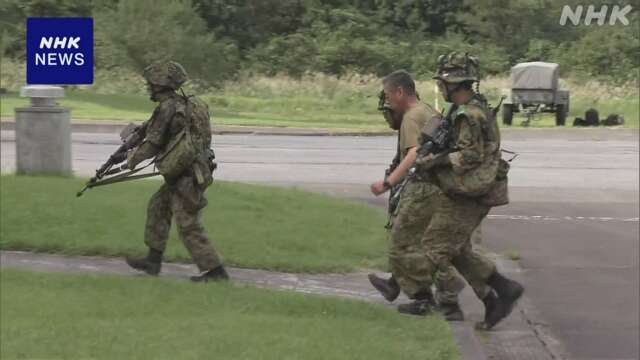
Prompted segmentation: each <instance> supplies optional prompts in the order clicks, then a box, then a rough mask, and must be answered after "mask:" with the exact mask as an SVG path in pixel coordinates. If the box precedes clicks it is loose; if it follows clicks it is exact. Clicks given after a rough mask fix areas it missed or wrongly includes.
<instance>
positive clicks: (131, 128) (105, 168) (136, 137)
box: [76, 121, 157, 197]
mask: <svg viewBox="0 0 640 360" xmlns="http://www.w3.org/2000/svg"><path fill="white" fill-rule="evenodd" d="M148 123H149V122H148V121H146V122H144V123H143V124H142V125H135V124H133V123H131V124H129V125H127V126H126V127H125V128H124V129H123V130H122V131H121V132H120V139H121V140H122V145H120V147H119V148H118V149H117V150H116V151H115V152H114V153H113V154H111V155H110V156H109V159H107V161H106V162H105V163H104V164H102V166H100V168H98V170H96V175H95V176H94V177H92V178H91V179H89V181H88V182H87V183H86V185H85V186H84V188H82V190H80V191H79V192H78V193H77V194H76V196H77V197H80V196H82V194H83V193H84V192H85V191H86V190H88V189H91V188H93V187H96V186H101V185H107V184H113V183H115V182H119V181H123V180H124V179H125V178H127V180H133V179H138V178H142V177H149V176H152V175H149V174H144V175H137V176H130V175H132V174H134V173H136V172H138V171H140V170H142V169H143V168H139V169H134V170H132V171H129V172H127V173H124V174H120V175H118V176H114V177H112V178H109V179H104V180H102V179H103V178H104V177H105V176H109V175H115V174H118V173H120V172H122V171H124V170H126V169H127V165H126V164H125V165H123V166H117V167H115V168H114V166H116V165H118V164H120V163H121V162H123V161H126V160H127V152H128V151H129V150H131V149H133V148H135V147H136V146H138V145H140V143H142V140H144V137H145V135H146V132H147V124H148ZM147 166H148V165H147ZM154 175H157V174H155V173H154ZM101 180H102V181H101Z"/></svg>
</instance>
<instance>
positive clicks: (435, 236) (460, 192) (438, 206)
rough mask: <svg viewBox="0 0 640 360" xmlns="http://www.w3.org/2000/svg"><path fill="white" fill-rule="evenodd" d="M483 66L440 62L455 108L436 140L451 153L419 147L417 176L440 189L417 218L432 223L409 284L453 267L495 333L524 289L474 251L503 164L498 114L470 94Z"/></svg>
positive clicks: (461, 57) (421, 308) (462, 59)
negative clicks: (479, 303) (442, 138)
mask: <svg viewBox="0 0 640 360" xmlns="http://www.w3.org/2000/svg"><path fill="white" fill-rule="evenodd" d="M478 65H479V63H478V59H477V58H475V57H473V56H470V55H468V54H466V53H459V52H454V53H450V54H448V55H443V56H440V57H439V58H438V67H437V70H436V74H435V76H434V78H435V79H436V80H437V83H438V86H439V88H440V90H441V92H442V95H443V97H444V99H445V100H447V101H448V102H450V103H451V107H450V109H449V110H448V111H447V113H446V115H445V117H444V119H443V120H442V122H441V124H442V125H441V127H440V128H439V130H438V131H439V133H438V134H435V133H432V134H431V135H434V136H439V135H440V134H447V136H446V138H447V139H446V141H445V144H446V147H447V148H446V149H444V150H437V152H438V153H437V154H433V153H427V154H424V153H423V152H422V151H420V149H419V150H418V152H419V154H420V155H419V156H418V157H417V159H416V173H417V174H420V175H422V176H421V179H422V180H423V181H426V182H428V183H431V184H434V185H436V186H437V187H438V188H439V189H440V191H439V192H437V193H436V194H435V195H434V196H432V197H431V199H430V201H431V203H432V208H431V212H430V213H428V214H421V215H416V216H421V217H422V219H421V220H423V221H424V222H425V224H427V225H426V231H425V232H424V234H423V236H422V239H421V244H422V245H423V247H422V248H421V250H422V251H423V254H422V255H423V257H422V258H421V259H420V264H421V267H415V268H413V269H409V268H407V269H405V270H406V271H405V272H404V274H405V276H406V277H407V278H409V279H410V281H408V282H407V283H409V284H411V283H414V284H431V283H432V282H433V280H432V279H433V276H434V275H435V274H436V273H437V272H438V271H439V270H441V269H446V268H448V267H449V266H451V265H453V266H454V267H455V268H456V269H457V270H458V272H459V273H460V274H461V275H462V276H463V277H464V278H465V280H466V281H467V282H468V283H469V285H471V287H472V288H473V290H474V292H475V293H476V295H477V296H478V298H480V299H481V300H482V301H483V303H484V304H485V319H484V321H483V323H481V326H482V327H484V328H485V329H490V328H492V327H493V326H495V325H496V324H497V323H498V322H499V321H501V320H502V319H504V318H505V317H506V316H508V315H509V314H510V313H511V311H512V309H513V307H514V305H515V302H516V301H517V300H518V299H519V298H520V296H521V295H522V293H523V291H524V288H523V287H522V286H521V285H520V284H519V283H517V282H515V281H513V280H510V279H507V278H505V277H504V276H502V275H501V274H500V273H498V272H497V270H496V267H495V264H494V263H493V262H492V261H491V260H489V259H488V258H486V257H485V256H483V255H481V254H479V253H477V252H475V251H474V250H473V248H472V244H471V241H470V237H471V234H472V232H473V230H474V229H475V228H477V227H478V225H479V224H480V222H481V221H482V220H483V219H484V218H485V217H486V215H487V214H488V212H489V210H490V208H491V206H490V205H489V204H490V203H489V202H487V201H486V199H487V196H488V193H489V191H490V189H492V188H493V186H494V185H495V184H496V183H497V179H498V166H499V164H500V161H501V158H500V153H501V152H500V132H499V129H498V126H497V124H496V122H495V119H494V117H495V116H494V114H493V113H492V111H491V110H490V109H489V107H488V105H487V102H486V100H485V99H484V97H483V96H482V95H480V94H478V93H477V92H476V91H474V90H473V83H474V82H477V81H478ZM426 141H433V137H432V138H431V140H428V139H425V138H423V139H421V144H422V143H423V142H424V143H425V144H426ZM425 174H426V176H425ZM400 285H401V286H402V285H403V284H402V283H401V284H400ZM402 290H403V291H405V292H408V295H411V292H412V291H413V292H415V291H416V290H415V288H412V287H410V286H409V287H407V288H406V289H405V288H404V287H403V288H402ZM403 306H404V310H406V311H405V312H407V313H411V314H416V315H422V314H424V313H426V312H428V309H429V306H428V302H426V301H424V300H421V299H416V300H415V301H413V302H412V303H409V304H403Z"/></svg>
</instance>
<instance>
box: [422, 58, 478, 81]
mask: <svg viewBox="0 0 640 360" xmlns="http://www.w3.org/2000/svg"><path fill="white" fill-rule="evenodd" d="M437 66H438V67H437V69H436V74H435V75H434V76H433V78H434V79H440V80H442V81H446V82H452V83H457V82H463V81H478V67H479V62H478V58H477V57H475V56H470V55H469V54H468V53H460V52H455V51H454V52H452V53H449V54H447V55H440V56H439V57H438V65H437Z"/></svg>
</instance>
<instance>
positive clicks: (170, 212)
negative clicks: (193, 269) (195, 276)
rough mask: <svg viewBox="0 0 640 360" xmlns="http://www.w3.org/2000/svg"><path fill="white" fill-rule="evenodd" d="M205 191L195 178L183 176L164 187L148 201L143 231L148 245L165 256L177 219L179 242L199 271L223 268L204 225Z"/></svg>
mask: <svg viewBox="0 0 640 360" xmlns="http://www.w3.org/2000/svg"><path fill="white" fill-rule="evenodd" d="M204 190H205V189H204V188H203V187H201V186H198V185H197V184H196V181H195V179H194V178H193V177H192V176H182V177H179V178H178V179H177V180H176V181H175V182H172V183H171V184H168V183H165V184H163V185H162V187H161V188H160V189H159V190H158V191H157V192H156V193H155V194H153V196H152V197H151V200H149V205H148V207H147V223H146V225H145V231H144V242H145V244H147V246H148V247H149V248H151V249H155V250H158V251H161V252H164V250H165V248H166V246H167V240H168V239H169V230H170V229H171V219H172V218H174V219H175V222H176V225H177V227H178V234H179V236H180V239H181V240H182V242H183V244H184V246H185V247H186V248H187V250H188V251H189V253H190V254H191V257H192V258H193V261H194V262H195V263H196V265H197V266H198V268H199V269H200V271H207V270H211V269H214V268H216V267H218V266H220V265H221V264H222V262H221V260H220V257H219V256H218V254H217V252H216V251H215V249H214V248H213V246H211V244H210V243H209V239H208V238H207V235H206V234H205V230H204V227H203V226H202V223H201V217H202V209H203V208H204V207H205V206H207V199H205V197H204Z"/></svg>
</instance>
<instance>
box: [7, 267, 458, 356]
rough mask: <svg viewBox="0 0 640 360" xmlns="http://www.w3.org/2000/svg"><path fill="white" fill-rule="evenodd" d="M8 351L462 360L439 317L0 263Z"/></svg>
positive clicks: (341, 302)
mask: <svg viewBox="0 0 640 360" xmlns="http://www.w3.org/2000/svg"><path fill="white" fill-rule="evenodd" d="M0 279H1V281H0V284H1V289H2V291H0V300H1V301H0V304H1V306H0V315H1V316H0V331H1V333H2V337H0V345H1V346H0V358H2V359H7V360H8V359H24V358H28V359H35V358H38V359H45V358H46V359H52V358H56V359H62V358H66V359H81V358H82V359H234V360H240V359H252V360H253V359H277V360H282V359H367V360H370V359H433V360H439V359H442V360H448V359H458V358H459V355H458V351H457V349H456V346H455V344H454V341H453V338H452V335H451V331H450V329H449V326H448V325H447V324H446V323H445V322H444V320H443V319H441V318H440V317H438V316H429V317H426V318H420V317H409V316H405V315H400V314H398V313H396V312H395V311H393V310H391V309H388V308H384V307H382V306H380V305H372V304H367V303H362V302H358V301H354V300H344V299H338V298H328V297H317V296H305V295H302V294H295V293H288V292H283V291H272V290H264V289H256V288H253V287H248V286H246V287H242V286H235V285H231V284H207V285H203V284H191V283H189V282H187V281H181V280H176V279H162V278H161V279H156V278H146V277H140V278H123V277H115V276H106V275H85V274H44V273H31V272H22V271H16V270H2V271H1V272H0Z"/></svg>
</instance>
